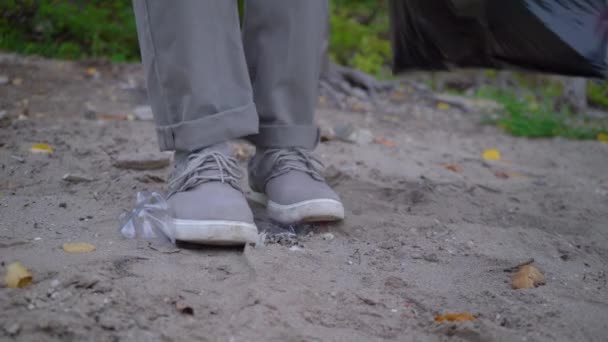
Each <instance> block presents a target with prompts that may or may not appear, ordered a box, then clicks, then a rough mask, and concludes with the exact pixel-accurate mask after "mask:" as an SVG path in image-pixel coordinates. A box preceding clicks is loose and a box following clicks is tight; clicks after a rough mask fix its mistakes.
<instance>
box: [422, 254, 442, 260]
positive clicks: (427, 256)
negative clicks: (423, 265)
mask: <svg viewBox="0 0 608 342" xmlns="http://www.w3.org/2000/svg"><path fill="white" fill-rule="evenodd" d="M422 258H423V259H424V260H425V261H428V262H439V258H438V257H437V254H435V253H431V254H425V255H423V256H422Z"/></svg>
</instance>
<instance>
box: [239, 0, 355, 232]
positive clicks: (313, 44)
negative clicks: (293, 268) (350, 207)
mask: <svg viewBox="0 0 608 342" xmlns="http://www.w3.org/2000/svg"><path fill="white" fill-rule="evenodd" d="M245 9H246V10H245V21H244V33H243V39H244V46H245V55H246V57H247V64H248V66H249V72H250V75H251V82H252V85H253V93H254V98H255V103H256V107H257V110H258V114H259V116H260V132H259V134H257V135H254V136H251V137H250V140H251V141H252V142H253V143H254V144H255V145H256V147H257V152H256V155H255V157H254V158H253V159H252V161H251V163H250V167H249V171H250V184H251V186H252V189H253V190H254V191H259V192H263V193H265V195H266V196H267V197H268V214H269V216H270V217H271V218H273V219H275V220H277V221H280V222H283V223H293V222H298V221H331V220H339V219H342V218H343V217H344V208H343V206H342V203H341V202H340V198H339V197H338V195H337V194H336V193H335V192H334V191H333V190H332V189H331V188H330V187H329V186H328V185H327V184H326V183H325V181H324V180H323V177H322V176H321V168H320V164H319V163H318V162H317V161H316V160H315V159H314V157H313V156H312V155H311V154H310V150H312V149H314V147H315V146H316V144H317V142H318V139H319V134H318V129H317V127H316V125H315V123H314V112H315V107H316V104H317V90H318V83H319V76H320V72H321V65H322V58H323V47H324V43H325V39H326V37H325V34H326V33H327V25H328V1H327V0H305V1H304V0H248V1H247V2H246V6H245Z"/></svg>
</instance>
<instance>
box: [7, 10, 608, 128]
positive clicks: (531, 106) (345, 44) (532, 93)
mask: <svg viewBox="0 0 608 342" xmlns="http://www.w3.org/2000/svg"><path fill="white" fill-rule="evenodd" d="M162 1H170V0H162ZM218 1H220V0H218ZM221 1H229V0H221ZM232 1H238V2H239V10H242V4H243V1H244V0H232ZM301 1H307V0H301ZM429 1H431V0H429ZM330 10H331V17H330V23H331V35H330V51H329V55H330V57H331V58H332V59H333V60H334V61H335V62H337V63H339V64H342V65H348V66H352V67H355V68H357V69H360V70H362V71H365V72H367V73H370V74H372V75H375V76H377V77H380V78H385V77H390V59H391V51H390V43H389V39H388V28H389V23H388V13H387V0H330ZM0 49H2V50H8V51H15V52H19V53H23V54H35V55H41V56H45V57H52V58H61V59H89V58H93V59H108V60H111V61H116V62H125V61H138V60H139V50H138V44H137V35H136V30H135V20H134V17H133V10H132V7H131V0H0ZM489 73H492V72H489ZM515 75H516V76H517V78H518V79H517V80H515V81H516V82H517V86H516V87H514V88H512V89H511V90H510V91H509V90H507V91H505V90H504V89H501V90H500V91H497V90H496V89H494V90H491V89H489V90H488V89H480V91H479V92H478V94H477V95H478V96H483V97H489V98H492V99H494V100H495V101H498V102H500V103H502V104H503V105H505V107H506V109H507V111H506V113H507V114H506V115H505V116H504V117H502V118H499V119H498V120H497V121H494V123H496V124H498V125H500V126H501V127H503V128H504V129H505V130H506V131H507V132H510V133H511V134H514V135H518V136H529V137H547V136H555V135H560V136H566V137H570V138H589V139H592V138H594V136H595V134H596V133H597V131H598V130H602V128H603V130H604V131H606V129H607V128H606V125H605V124H602V125H598V124H597V123H592V124H588V123H585V122H582V124H581V122H580V119H579V118H576V120H573V119H572V118H573V117H576V116H574V115H573V113H568V112H566V111H565V110H564V109H563V108H560V106H559V96H560V93H561V89H558V88H556V91H548V89H549V90H550V88H551V89H552V88H555V87H547V86H546V84H545V85H538V84H536V85H535V84H529V83H530V82H529V79H527V77H528V76H527V75H528V74H526V73H515ZM444 91H445V90H444ZM447 91H450V89H447ZM522 94H527V95H525V96H524V95H522ZM607 95H608V84H607V83H606V82H602V83H593V82H589V86H588V100H589V103H590V104H591V105H593V106H595V107H599V108H604V109H608V96H607Z"/></svg>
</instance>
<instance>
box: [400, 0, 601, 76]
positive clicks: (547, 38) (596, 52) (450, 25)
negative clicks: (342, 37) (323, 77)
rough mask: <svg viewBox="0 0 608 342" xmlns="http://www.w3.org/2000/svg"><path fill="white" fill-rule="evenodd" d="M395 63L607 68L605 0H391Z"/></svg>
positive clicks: (592, 72) (575, 70)
mask: <svg viewBox="0 0 608 342" xmlns="http://www.w3.org/2000/svg"><path fill="white" fill-rule="evenodd" d="M390 6H391V8H390V12H391V36H392V44H393V57H394V71H395V72H396V73H398V72H403V71H406V70H410V69H427V70H442V69H449V68H451V67H481V68H495V69H506V68H525V69H530V70H537V71H544V72H550V73H556V74H563V75H572V76H585V77H601V78H604V77H606V75H607V72H608V65H607V60H606V58H607V50H606V49H607V40H608V39H607V38H608V6H607V5H606V1H605V0H504V1H499V0H391V2H390Z"/></svg>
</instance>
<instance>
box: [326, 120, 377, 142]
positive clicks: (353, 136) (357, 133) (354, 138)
mask: <svg viewBox="0 0 608 342" xmlns="http://www.w3.org/2000/svg"><path fill="white" fill-rule="evenodd" d="M334 132H335V135H336V137H337V138H338V139H340V140H342V141H346V142H349V143H354V144H357V145H367V144H371V143H372V142H373V141H374V135H373V134H372V132H371V131H370V130H367V129H359V128H357V127H355V126H354V125H352V124H350V123H349V124H342V125H336V126H335V127H334Z"/></svg>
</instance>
